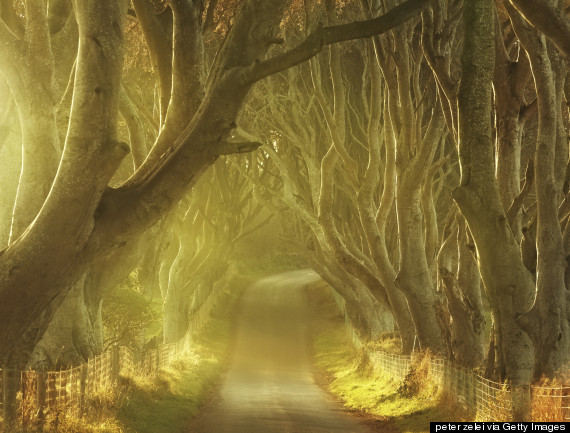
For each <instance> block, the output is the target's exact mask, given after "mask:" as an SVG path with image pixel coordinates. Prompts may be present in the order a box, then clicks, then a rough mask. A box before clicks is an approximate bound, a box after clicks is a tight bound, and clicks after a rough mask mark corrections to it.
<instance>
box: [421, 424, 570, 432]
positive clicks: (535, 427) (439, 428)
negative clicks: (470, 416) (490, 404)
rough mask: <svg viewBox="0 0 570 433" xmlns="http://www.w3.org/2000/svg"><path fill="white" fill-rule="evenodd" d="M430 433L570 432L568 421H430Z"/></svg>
mask: <svg viewBox="0 0 570 433" xmlns="http://www.w3.org/2000/svg"><path fill="white" fill-rule="evenodd" d="M429 424H430V428H429V430H430V433H448V432H463V431H469V432H480V433H483V432H516V433H538V432H548V433H555V432H560V431H564V432H569V433H570V423H568V422H430V423H429Z"/></svg>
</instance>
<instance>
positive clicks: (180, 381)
mask: <svg viewBox="0 0 570 433" xmlns="http://www.w3.org/2000/svg"><path fill="white" fill-rule="evenodd" d="M246 281H247V280H245V279H243V280H240V279H238V280H236V281H235V282H234V283H235V289H236V290H233V291H232V292H231V293H225V294H224V295H222V299H221V300H220V302H219V304H218V307H217V308H216V309H214V312H213V314H212V317H211V319H210V320H209V321H208V322H207V323H206V324H205V325H204V327H203V329H202V330H201V331H200V332H199V334H198V335H196V336H194V339H193V344H192V350H191V351H189V352H188V353H186V354H185V356H183V357H180V358H179V359H178V360H175V361H174V362H172V363H170V365H169V366H168V367H167V368H165V369H162V370H160V371H159V372H158V374H156V375H153V376H149V377H144V376H138V377H136V378H133V383H132V386H133V388H132V391H131V392H130V393H129V395H128V397H127V398H126V401H125V404H124V405H123V407H122V409H121V410H120V411H119V413H118V418H119V420H120V421H121V422H122V423H123V425H124V426H125V427H126V429H127V430H126V431H127V432H137V433H171V432H176V431H182V430H183V429H184V427H185V426H186V424H187V423H188V422H189V420H190V419H191V418H192V417H193V416H195V415H196V414H197V413H198V410H199V408H200V406H201V405H202V404H203V403H204V401H205V399H206V398H207V396H208V390H209V389H210V388H211V387H212V385H213V384H214V383H215V382H216V381H217V380H218V378H219V377H220V374H221V372H222V370H223V368H224V365H225V359H226V356H227V348H228V346H229V342H230V339H231V334H232V326H231V324H232V316H233V312H234V309H235V305H236V302H237V300H238V298H239V295H240V294H241V292H242V289H243V288H244V287H245V285H246Z"/></svg>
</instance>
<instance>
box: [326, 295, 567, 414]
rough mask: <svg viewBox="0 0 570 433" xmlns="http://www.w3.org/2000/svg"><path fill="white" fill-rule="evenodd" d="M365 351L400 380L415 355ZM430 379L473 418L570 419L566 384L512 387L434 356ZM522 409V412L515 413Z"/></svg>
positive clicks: (341, 302)
mask: <svg viewBox="0 0 570 433" xmlns="http://www.w3.org/2000/svg"><path fill="white" fill-rule="evenodd" d="M331 291H332V293H333V296H334V298H335V301H336V303H337V305H338V307H339V310H340V311H341V313H342V314H343V316H344V319H345V327H346V332H347V335H348V337H349V338H350V339H351V340H352V342H353V344H354V346H355V347H356V348H359V349H360V348H364V349H365V350H367V349H366V346H365V345H364V344H363V342H362V341H361V340H360V338H359V336H358V334H357V332H356V330H355V328H354V326H353V324H352V322H351V321H350V319H349V318H348V316H347V315H346V314H345V313H344V312H345V308H344V300H343V299H342V297H340V295H338V293H336V292H335V291H334V290H332V289H331ZM367 351H368V356H369V358H370V361H371V364H372V366H373V368H374V370H375V371H378V372H380V371H381V372H383V373H385V374H387V375H389V376H390V377H391V378H393V379H394V380H396V381H399V382H403V381H404V380H405V379H406V377H407V375H408V374H409V373H410V371H411V369H412V366H413V365H414V361H415V359H414V358H415V356H417V354H414V355H399V354H393V353H387V352H384V351H381V350H378V349H372V350H370V349H368V350H367ZM429 380H431V381H432V382H433V383H435V384H436V385H437V386H438V387H439V388H438V389H440V390H442V391H443V392H445V393H446V394H447V395H448V396H449V397H450V398H452V399H454V400H455V401H456V402H458V403H459V404H461V405H462V406H463V407H465V408H466V409H467V411H468V412H469V413H471V414H473V419H474V420H476V421H495V422H500V421H514V420H517V421H519V420H520V419H521V417H522V418H526V419H530V420H532V421H570V387H567V386H550V387H548V386H521V387H514V386H510V385H509V384H507V383H499V382H494V381H492V380H489V379H486V378H484V377H483V376H481V375H479V374H478V373H477V372H476V371H474V370H472V369H467V368H465V367H462V366H460V365H458V364H457V363H455V362H452V361H450V360H447V359H443V358H435V357H432V358H431V359H430V360H429ZM521 409H522V410H523V411H525V413H524V414H521V413H517V411H519V412H520V410H521Z"/></svg>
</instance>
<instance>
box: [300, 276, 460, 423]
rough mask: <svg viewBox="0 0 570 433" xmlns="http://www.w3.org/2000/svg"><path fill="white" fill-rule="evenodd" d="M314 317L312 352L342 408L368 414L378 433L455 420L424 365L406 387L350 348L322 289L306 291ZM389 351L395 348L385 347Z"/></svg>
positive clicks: (339, 319) (453, 409) (341, 321)
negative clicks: (342, 404)
mask: <svg viewBox="0 0 570 433" xmlns="http://www.w3.org/2000/svg"><path fill="white" fill-rule="evenodd" d="M307 294H308V297H309V302H310V304H311V307H312V308H311V310H312V311H313V312H314V313H313V317H312V334H313V351H314V359H315V366H316V369H317V373H318V375H319V377H320V379H321V382H323V383H324V384H325V385H327V386H328V389H329V390H330V391H331V392H332V393H333V394H334V395H336V396H337V397H339V398H340V399H341V400H342V401H343V402H344V404H345V406H346V407H348V408H350V409H353V410H358V411H361V412H363V413H365V414H368V415H369V418H371V421H370V424H372V425H377V426H378V428H379V429H380V430H381V431H386V430H392V431H394V430H396V431H399V432H402V433H407V432H427V431H429V423H430V421H447V420H455V421H459V420H460V418H461V414H458V412H457V411H458V408H457V407H455V406H454V405H452V404H450V403H449V401H448V399H446V398H445V396H443V395H441V394H440V393H439V392H438V389H437V386H436V385H435V384H433V383H431V382H430V381H429V378H428V376H427V372H426V363H425V362H424V363H423V364H420V365H418V366H417V368H416V369H415V371H414V373H413V374H411V375H409V377H408V378H407V379H406V382H405V383H404V384H402V383H400V382H399V381H395V380H393V379H392V378H391V377H389V376H388V375H386V374H383V373H382V372H380V371H378V370H377V369H376V370H375V369H374V368H373V366H372V364H371V363H370V360H369V359H368V356H367V355H366V352H365V351H364V350H361V351H358V350H356V349H354V348H353V346H352V344H351V342H350V340H349V339H348V338H347V335H346V332H345V328H344V318H343V317H342V316H341V315H340V313H339V311H338V307H337V306H336V303H335V302H334V300H333V299H332V296H331V295H330V294H329V291H328V288H327V287H326V286H324V285H323V284H315V285H312V286H310V287H309V288H308V289H307ZM387 345H388V346H393V344H392V343H388V344H387Z"/></svg>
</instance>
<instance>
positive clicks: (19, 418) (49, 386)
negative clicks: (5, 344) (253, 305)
mask: <svg viewBox="0 0 570 433" xmlns="http://www.w3.org/2000/svg"><path fill="white" fill-rule="evenodd" d="M224 287H225V284H215V285H214V288H213V289H212V291H211V293H210V294H209V296H208V298H207V299H206V300H205V301H204V303H203V304H202V306H201V307H200V309H199V310H197V311H196V312H195V314H193V316H192V318H191V320H190V324H189V327H188V331H187V333H186V335H185V336H184V337H183V338H182V339H180V340H179V341H177V342H176V343H168V344H162V345H159V346H158V347H157V348H155V349H151V350H146V351H144V352H143V353H140V354H136V353H134V352H133V351H132V350H131V349H129V348H128V347H123V346H121V347H119V346H114V347H112V348H111V349H109V350H107V351H106V352H104V353H102V354H101V355H98V356H96V357H94V358H92V359H89V360H88V361H87V362H85V363H84V364H81V365H79V366H76V367H73V368H70V369H68V370H62V371H47V372H41V371H33V370H26V371H21V370H12V369H0V392H1V398H0V432H5V433H12V432H13V431H15V430H19V429H20V430H26V429H27V428H28V427H30V426H32V425H36V426H37V425H38V424H41V423H42V422H44V421H45V420H46V416H47V414H48V413H65V414H66V415H72V416H75V417H78V418H81V417H82V416H83V415H84V413H85V409H86V404H87V402H88V401H90V400H94V399H96V398H97V396H98V395H99V393H103V392H108V391H109V390H112V391H113V392H117V391H118V387H120V383H121V382H120V380H119V378H120V377H134V376H135V375H143V374H146V375H149V374H154V373H156V372H157V371H158V370H160V369H162V368H164V367H166V366H167V365H168V364H169V363H170V362H172V361H173V360H175V359H177V358H179V357H180V356H182V355H183V354H185V353H186V352H187V351H188V350H189V348H190V347H191V342H192V336H193V335H194V334H195V333H196V332H197V331H199V330H200V329H201V328H202V327H203V325H204V324H205V323H206V321H207V320H208V319H209V317H210V314H211V312H212V310H213V308H214V306H215V304H216V302H217V300H218V298H219V297H220V295H221V293H222V291H223V288H224Z"/></svg>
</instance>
